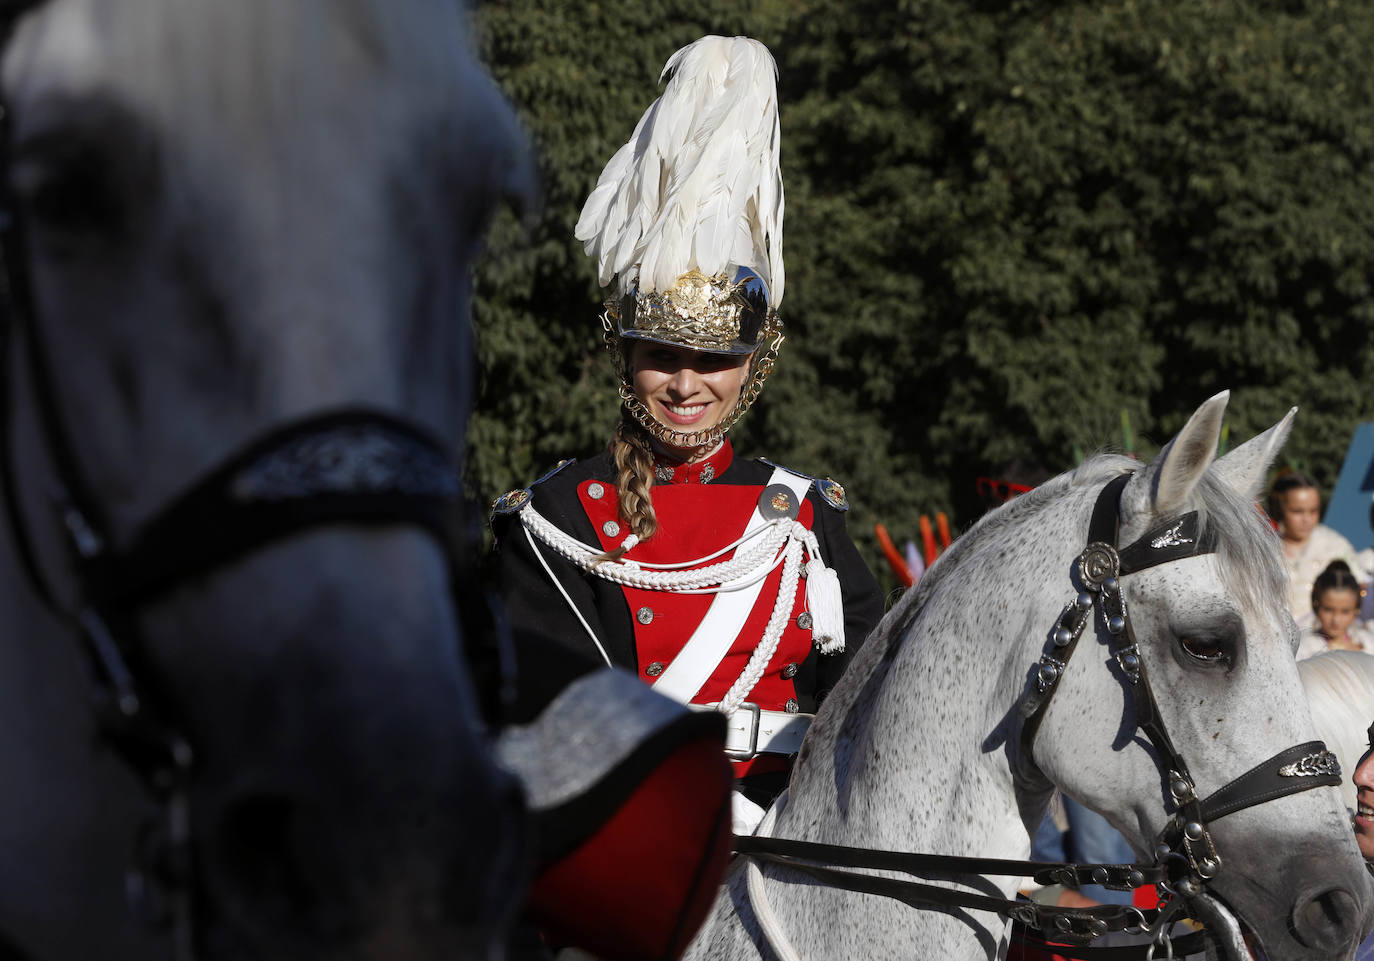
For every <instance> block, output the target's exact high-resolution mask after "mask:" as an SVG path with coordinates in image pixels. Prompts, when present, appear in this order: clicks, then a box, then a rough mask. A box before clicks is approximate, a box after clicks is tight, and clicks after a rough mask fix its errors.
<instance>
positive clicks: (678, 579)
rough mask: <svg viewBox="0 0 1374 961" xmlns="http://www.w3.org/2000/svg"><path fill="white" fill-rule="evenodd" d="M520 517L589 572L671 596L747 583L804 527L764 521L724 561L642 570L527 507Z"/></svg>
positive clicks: (772, 563) (762, 574) (772, 564)
mask: <svg viewBox="0 0 1374 961" xmlns="http://www.w3.org/2000/svg"><path fill="white" fill-rule="evenodd" d="M520 521H521V523H522V524H523V525H524V526H525V528H526V529H527V530H529V531H530V533H532V534H533V535H534V536H535V537H537V538H539V540H541V541H543V542H544V543H545V544H547V545H548V546H549V547H550V548H552V549H553V550H554V551H555V552H556V553H558V554H560V555H562V556H563V557H565V558H567V559H568V560H569V561H571V562H572V563H573V564H574V565H575V566H577V567H578V568H580V569H582V570H584V571H586V572H588V573H589V574H594V575H596V576H597V577H600V578H602V579H603V580H607V581H610V582H611V583H613V584H620V585H622V586H625V587H634V588H638V589H640V590H645V591H671V592H673V593H677V594H689V593H697V594H714V593H717V592H719V591H722V590H734V589H738V588H740V587H743V586H745V585H747V584H751V583H753V582H754V581H755V580H757V579H759V578H761V577H765V576H767V574H768V572H769V571H771V570H772V569H773V568H775V567H777V565H778V564H779V563H781V561H782V555H781V554H780V551H782V549H783V548H784V547H785V546H786V545H787V542H788V541H789V540H794V539H796V540H799V536H798V534H797V533H796V531H794V529H793V528H794V527H799V528H801V530H802V531H803V532H804V531H805V528H804V527H801V525H800V524H795V522H792V521H788V520H786V519H785V518H783V519H781V522H779V521H772V522H769V523H768V524H766V525H764V526H763V527H760V528H758V530H757V531H755V532H751V534H750V535H749V536H748V537H746V538H741V543H743V542H744V541H746V540H753V541H754V543H753V544H750V545H749V546H747V547H742V549H741V550H740V551H739V552H738V553H736V555H735V556H734V557H732V558H731V559H730V560H728V561H721V562H720V563H718V564H710V565H708V566H706V567H697V568H692V569H671V568H669V569H664V570H645V569H643V568H641V567H640V566H639V565H638V564H636V563H634V562H633V561H623V560H622V561H615V560H601V558H602V557H604V555H603V554H602V552H601V551H600V549H598V548H596V547H593V546H591V545H589V544H584V543H583V542H581V541H579V540H578V539H577V538H575V537H572V536H571V535H569V534H567V533H565V532H564V531H562V530H560V529H559V528H558V527H557V526H556V525H554V524H553V523H551V522H550V521H549V520H548V519H547V518H546V517H544V516H543V515H542V514H540V513H539V512H538V511H537V510H535V509H534V508H533V507H526V508H525V509H524V510H522V511H521V512H520ZM687 563H688V564H690V563H694V562H691V561H689V562H687ZM664 567H668V565H664Z"/></svg>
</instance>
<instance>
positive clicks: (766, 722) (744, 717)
mask: <svg viewBox="0 0 1374 961" xmlns="http://www.w3.org/2000/svg"><path fill="white" fill-rule="evenodd" d="M717 703H718V702H717ZM688 706H689V707H691V708H692V709H693V710H695V711H714V710H716V704H690V705H688ZM815 716H816V715H814V714H789V713H788V712H787V711H765V710H763V709H762V708H760V707H759V706H758V705H757V704H754V703H752V702H751V701H745V702H744V703H743V704H741V705H740V707H739V710H737V711H735V713H733V714H728V715H726V717H725V755H726V757H729V758H731V759H732V760H735V761H749V760H752V759H754V758H755V757H758V756H759V755H760V754H782V755H792V754H796V753H797V752H798V751H799V750H801V743H802V738H804V737H806V729H807V728H809V727H810V726H811V720H812V719H813V718H814V717H815Z"/></svg>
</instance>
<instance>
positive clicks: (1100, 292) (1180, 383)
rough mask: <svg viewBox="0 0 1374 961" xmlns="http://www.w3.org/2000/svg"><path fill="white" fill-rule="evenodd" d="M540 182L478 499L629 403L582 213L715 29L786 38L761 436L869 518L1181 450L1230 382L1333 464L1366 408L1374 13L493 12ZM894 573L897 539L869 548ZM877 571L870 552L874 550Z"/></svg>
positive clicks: (508, 6)
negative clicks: (1125, 432)
mask: <svg viewBox="0 0 1374 961" xmlns="http://www.w3.org/2000/svg"><path fill="white" fill-rule="evenodd" d="M478 19H479V24H480V30H481V36H482V37H483V43H484V46H485V51H486V54H487V57H488V60H489V62H490V63H491V65H492V69H493V71H494V73H495V74H496V76H497V79H498V80H499V81H500V82H501V83H502V85H503V86H504V87H505V89H506V90H507V91H508V93H509V94H510V95H511V97H512V99H513V100H515V102H516V103H517V105H518V106H519V107H520V109H521V110H522V112H523V114H524V117H525V119H526V122H527V124H528V125H529V128H530V130H531V132H532V136H533V139H534V142H535V145H536V148H537V150H538V151H539V154H540V158H541V165H542V168H543V171H544V183H545V187H546V195H545V198H544V205H543V207H542V209H541V211H540V212H539V214H538V215H537V218H536V219H535V222H534V223H533V225H532V227H531V229H530V230H529V232H527V233H522V232H521V231H520V230H519V229H518V228H517V226H516V225H515V224H514V222H513V221H510V220H506V221H503V222H501V223H500V224H498V228H497V231H496V233H495V234H494V237H493V242H492V244H491V248H490V251H491V253H490V256H489V258H488V260H487V262H486V264H485V265H484V266H483V267H482V269H481V271H480V273H479V277H478V295H479V299H478V312H477V323H478V330H479V344H480V351H481V362H482V367H483V370H484V372H485V373H484V381H483V385H482V392H481V397H480V401H479V411H478V414H477V417H476V419H475V422H474V424H473V428H472V431H471V434H470V436H471V438H472V443H473V448H472V451H471V456H470V459H469V481H470V484H471V485H472V487H473V490H474V492H475V493H476V494H478V495H479V496H481V497H483V498H486V499H490V498H491V497H493V496H495V495H496V494H498V493H500V492H501V491H502V490H504V489H506V488H508V487H511V486H516V485H519V484H524V483H527V482H528V481H529V480H530V479H531V478H533V477H534V476H536V475H537V474H538V473H540V472H542V470H543V469H546V468H547V467H549V466H552V464H553V463H555V462H556V461H557V459H558V458H560V457H564V456H569V455H570V454H574V453H576V454H579V455H585V454H588V453H591V452H593V451H595V450H596V449H597V448H598V447H599V446H600V445H601V444H602V443H604V442H605V439H606V437H607V436H608V434H609V431H610V429H611V426H612V425H613V424H614V421H615V416H616V415H615V406H616V402H615V398H614V391H613V377H612V374H611V371H610V365H609V362H608V361H607V359H606V358H605V357H604V356H603V355H604V350H603V348H602V346H601V335H600V328H599V325H598V323H597V320H596V315H597V313H598V309H599V308H598V307H597V304H598V303H599V301H600V299H601V296H600V292H599V290H598V289H597V288H596V283H595V276H594V270H593V269H592V265H591V263H590V261H589V260H588V259H587V258H586V257H585V256H584V255H583V254H582V252H581V250H580V245H578V244H577V243H576V242H575V241H574V240H573V239H572V228H573V224H574V223H575V222H576V219H577V213H578V210H579V208H580V205H581V203H582V200H583V199H584V198H585V197H586V195H587V193H588V192H589V191H590V190H591V187H592V186H593V184H594V183H595V180H596V176H597V174H598V173H599V172H600V169H601V166H602V164H603V163H604V162H605V161H606V160H607V159H608V158H609V157H610V155H611V153H612V152H613V151H614V150H615V149H616V148H617V147H618V146H619V145H620V144H621V143H623V142H624V141H625V139H627V137H628V136H629V133H630V131H631V129H632V127H633V125H634V122H635V120H636V119H637V118H638V116H639V114H640V112H641V111H642V110H643V109H644V108H645V107H646V106H647V105H648V103H649V101H650V100H651V99H652V98H653V97H654V96H656V95H657V93H658V92H659V88H658V87H657V85H656V79H657V76H658V71H659V70H660V69H661V67H662V64H663V62H664V61H665V60H666V59H667V57H668V56H669V54H671V53H672V51H673V50H675V49H676V48H677V47H679V46H681V45H683V44H685V43H687V42H689V41H691V40H693V39H695V38H696V37H698V36H701V35H702V34H705V33H711V32H715V33H725V34H733V33H747V34H749V35H751V36H754V37H757V38H758V39H760V40H762V41H763V42H765V43H767V44H768V45H769V47H770V48H771V49H772V50H773V53H774V54H775V56H776V57H777V59H778V65H779V71H780V80H779V84H780V86H779V94H780V98H781V101H782V129H783V172H784V179H785V182H786V187H787V192H788V208H787V224H786V230H785V247H784V250H785V255H786V261H787V269H788V296H787V300H786V302H785V303H784V304H783V311H782V313H783V316H784V319H785V321H786V323H787V329H788V332H789V337H790V339H789V342H788V344H787V346H785V347H784V349H783V354H782V358H781V360H780V362H779V366H778V370H777V372H776V373H775V375H774V379H773V381H772V383H771V384H770V386H769V388H768V390H766V391H765V392H764V394H763V396H762V398H761V400H760V403H759V404H758V406H757V407H756V408H755V409H754V411H752V412H751V413H750V414H749V415H748V416H747V417H746V418H745V419H744V421H742V422H741V425H740V427H739V428H737V434H736V444H737V447H738V448H740V449H741V451H742V452H743V453H746V454H747V453H750V452H752V451H757V452H762V453H766V454H767V455H768V456H770V457H771V458H775V459H777V460H779V461H780V462H782V463H786V464H788V465H789V466H795V467H797V468H799V469H802V470H808V471H812V472H816V473H825V474H829V475H832V476H834V477H836V478H837V479H840V480H841V481H842V482H844V483H845V484H846V485H847V486H848V487H849V489H850V491H851V494H852V500H853V502H854V504H855V510H854V512H853V513H852V514H851V529H852V530H853V531H854V532H855V533H856V534H857V535H859V538H860V540H861V541H862V542H864V543H867V544H870V545H871V540H872V539H871V536H869V532H870V531H871V525H872V522H873V521H874V520H882V521H884V522H885V523H886V524H887V525H888V526H889V528H890V529H892V531H893V532H894V534H895V535H897V536H899V537H900V536H911V535H913V534H914V532H915V531H916V527H917V518H918V516H919V515H920V514H921V513H923V512H924V513H930V512H933V511H935V510H940V509H943V510H947V511H949V512H951V514H952V515H953V517H954V519H955V521H956V523H957V524H959V523H965V524H966V523H968V522H970V521H972V520H973V519H975V518H976V516H977V514H978V512H979V510H980V506H981V505H980V503H979V501H978V499H977V496H976V494H975V491H974V484H973V480H974V478H975V477H977V476H979V475H994V476H995V475H996V474H997V473H998V471H999V469H1000V468H1001V466H1002V465H1004V464H1007V463H1009V462H1011V461H1013V460H1020V461H1021V462H1023V463H1027V462H1029V463H1038V464H1042V465H1044V466H1045V467H1046V468H1048V469H1050V470H1051V471H1059V470H1062V469H1065V468H1067V467H1070V466H1072V464H1073V463H1074V460H1075V457H1076V452H1079V451H1082V452H1090V451H1092V450H1093V449H1095V448H1097V447H1099V446H1102V445H1104V444H1105V445H1111V444H1118V445H1119V444H1120V443H1121V438H1122V433H1121V426H1120V425H1121V423H1122V418H1123V415H1124V416H1125V417H1127V418H1129V421H1130V423H1131V424H1132V425H1133V427H1134V428H1135V430H1136V431H1137V432H1138V433H1140V434H1141V435H1143V436H1144V437H1146V438H1147V440H1146V441H1143V442H1142V443H1141V447H1142V451H1141V453H1142V455H1148V454H1150V453H1152V452H1153V451H1152V448H1151V445H1150V442H1149V440H1148V438H1153V439H1154V440H1155V441H1162V440H1164V439H1167V437H1168V436H1170V435H1171V434H1172V433H1173V432H1174V431H1175V430H1177V429H1178V427H1180V426H1181V425H1182V422H1183V420H1184V419H1185V418H1186V416H1187V415H1188V414H1189V413H1190V412H1191V411H1192V410H1193V409H1194V407H1195V406H1196V405H1197V403H1198V402H1200V401H1201V400H1202V399H1204V398H1205V397H1207V396H1210V395H1211V394H1212V393H1214V392H1216V391H1217V390H1220V389H1223V388H1226V387H1229V388H1231V389H1232V391H1233V394H1232V398H1233V399H1232V404H1231V407H1230V409H1229V413H1228V417H1229V420H1230V423H1229V427H1230V430H1231V431H1232V433H1233V435H1234V436H1236V437H1237V438H1245V437H1248V436H1249V435H1250V434H1252V433H1253V432H1255V431H1257V430H1259V429H1262V428H1263V427H1266V426H1268V425H1269V424H1270V423H1272V422H1273V421H1275V420H1277V419H1278V418H1279V417H1280V416H1281V415H1282V413H1283V411H1285V410H1286V409H1287V408H1288V407H1289V406H1291V405H1293V404H1298V405H1300V406H1301V407H1302V413H1301V415H1300V418H1299V421H1298V425H1297V428H1296V431H1295V435H1294V437H1293V439H1292V440H1291V441H1290V443H1289V447H1288V451H1287V457H1288V458H1289V459H1290V461H1292V462H1294V463H1297V464H1300V465H1302V466H1303V467H1304V468H1305V469H1307V470H1309V471H1311V472H1312V473H1314V474H1315V475H1316V476H1317V477H1318V479H1319V480H1320V481H1321V482H1322V483H1324V484H1326V485H1327V486H1328V488H1329V485H1330V484H1331V483H1333V482H1334V480H1335V477H1336V473H1337V472H1338V471H1339V468H1340V465H1341V459H1342V456H1343V454H1344V451H1345V447H1346V444H1347V443H1348V442H1349V438H1350V434H1351V432H1352V430H1353V428H1354V426H1355V424H1356V423H1358V422H1359V421H1361V420H1367V419H1371V418H1372V417H1374V397H1371V392H1370V390H1369V389H1368V385H1370V384H1371V377H1370V374H1371V373H1374V347H1371V345H1370V343H1369V339H1370V338H1369V336H1368V334H1369V331H1370V330H1371V320H1374V293H1372V292H1371V288H1370V283H1369V277H1370V274H1371V267H1374V174H1372V173H1371V167H1370V158H1371V152H1372V151H1374V71H1370V70H1369V68H1368V63H1367V60H1368V51H1369V50H1371V49H1374V3H1371V2H1369V0H1362V2H1346V0H1320V2H1317V0H1312V2H1302V0H1288V2H1272V0H1271V2H1250V3H1242V2H1240V0H1184V2H1180V0H1117V2H1101V0H1079V2H1061V3H1054V4H1046V3H1039V2H1025V0H1003V2H993V0H984V2H971V0H962V2H956V0H897V2H893V0H884V2H881V3H880V2H874V0H862V2H844V3H840V2H838V0H826V2H821V0H790V2H789V0H775V2H767V0H757V2H753V3H748V2H746V3H724V2H714V0H707V2H694V3H686V2H663V3H635V4H629V3H626V4H623V5H607V4H601V3H586V2H578V3H567V4H555V3H551V2H549V0H541V2H535V0H508V2H489V3H485V4H482V5H481V6H480V7H479V8H478ZM871 559H872V560H874V561H876V559H877V558H876V555H873V556H872V557H871ZM876 567H877V564H876V563H875V568H876Z"/></svg>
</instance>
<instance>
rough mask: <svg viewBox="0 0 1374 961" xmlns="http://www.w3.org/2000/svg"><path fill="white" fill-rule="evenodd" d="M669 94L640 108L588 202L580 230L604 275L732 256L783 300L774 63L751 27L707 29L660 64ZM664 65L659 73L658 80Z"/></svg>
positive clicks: (623, 287)
mask: <svg viewBox="0 0 1374 961" xmlns="http://www.w3.org/2000/svg"><path fill="white" fill-rule="evenodd" d="M663 77H667V78H668V85H667V87H666V88H665V89H664V91H663V96H661V97H659V98H658V99H657V100H655V101H654V103H653V105H652V106H650V107H649V109H648V110H647V111H646V112H645V114H644V116H643V117H641V118H640V120H639V123H638V124H637V125H636V126H635V130H634V134H633V135H632V136H631V137H630V140H629V142H628V143H626V144H625V145H624V146H623V147H621V148H620V149H619V150H618V151H616V153H615V156H613V157H612V158H611V160H610V162H609V163H608V164H606V168H605V169H604V170H602V171H601V177H600V178H599V179H598V180H597V182H596V189H595V190H593V191H592V193H591V196H590V197H588V198H587V202H586V204H585V205H583V207H582V215H581V216H580V217H579V218H578V221H577V228H576V230H575V232H574V233H575V236H576V237H577V239H578V240H580V241H582V242H583V245H584V247H585V249H586V251H587V253H588V254H589V255H590V256H592V257H594V258H595V259H596V262H597V268H598V277H599V279H600V281H601V284H602V286H606V285H607V284H609V283H610V282H611V279H612V278H613V277H619V279H620V292H621V293H622V294H623V293H625V292H627V291H628V289H629V287H630V286H631V285H632V284H633V283H634V282H635V277H636V271H635V270H634V269H633V268H634V267H635V266H636V265H638V267H639V270H638V283H639V288H640V290H641V291H642V292H644V293H649V292H652V291H655V290H666V289H668V288H670V287H672V286H673V284H674V283H676V282H677V279H678V278H679V277H681V276H682V275H683V274H685V273H687V272H688V271H689V270H693V269H697V270H700V271H701V272H702V273H704V274H706V275H707V276H715V275H717V274H719V273H721V272H722V271H723V270H724V269H725V268H726V267H728V266H730V265H732V264H735V265H739V266H744V267H749V268H751V269H753V270H754V271H755V272H757V273H758V275H759V276H760V277H761V278H762V279H763V281H764V283H766V284H767V285H768V294H769V304H770V306H772V307H775V308H776V307H777V306H778V305H779V304H780V303H782V294H783V282H784V275H783V266H782V215H783V192H782V173H781V169H780V166H779V160H778V150H779V141H780V137H779V131H778V92H777V65H776V64H775V63H774V62H773V57H772V55H771V54H770V53H769V52H768V48H767V47H765V46H764V45H763V44H761V43H759V42H758V41H757V40H751V39H749V38H748V37H702V38H701V39H700V40H698V41H696V42H695V43H692V44H689V45H688V46H686V47H683V48H682V49H681V50H679V51H678V52H677V53H675V54H673V55H672V57H670V58H669V59H668V63H667V64H666V65H665V66H664V68H663ZM661 79H662V77H660V80H661Z"/></svg>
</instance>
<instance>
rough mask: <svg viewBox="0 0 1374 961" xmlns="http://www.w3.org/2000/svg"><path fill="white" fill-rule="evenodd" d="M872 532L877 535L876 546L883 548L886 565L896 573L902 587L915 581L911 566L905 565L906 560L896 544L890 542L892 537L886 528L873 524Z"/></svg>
mask: <svg viewBox="0 0 1374 961" xmlns="http://www.w3.org/2000/svg"><path fill="white" fill-rule="evenodd" d="M873 533H875V534H877V535H878V546H879V547H881V548H882V549H883V556H884V557H886V558H887V563H888V566H890V567H891V568H892V572H893V573H894V574H896V575H897V580H898V581H900V582H901V584H902V586H903V587H910V586H911V585H912V584H914V583H915V582H916V578H915V577H913V576H912V574H911V568H909V567H907V566H906V560H905V558H903V557H902V555H901V554H900V553H898V551H897V546H896V545H895V544H893V543H892V538H891V537H889V536H888V534H887V528H886V527H884V526H883V525H882V524H874V525H873Z"/></svg>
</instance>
